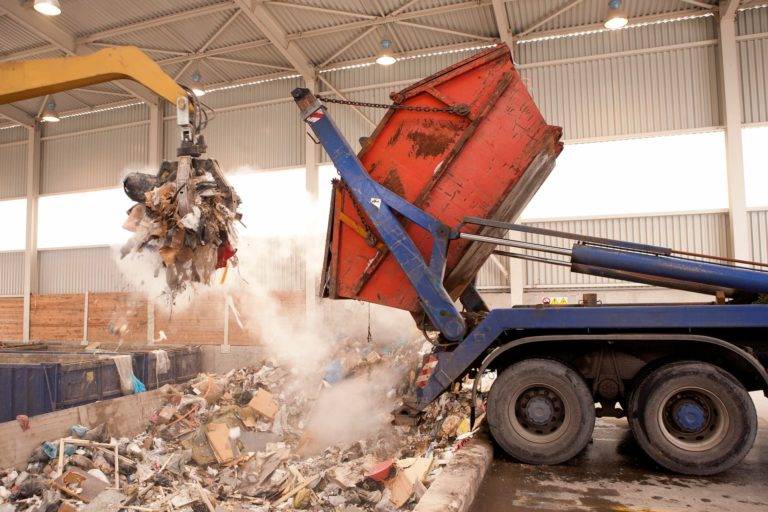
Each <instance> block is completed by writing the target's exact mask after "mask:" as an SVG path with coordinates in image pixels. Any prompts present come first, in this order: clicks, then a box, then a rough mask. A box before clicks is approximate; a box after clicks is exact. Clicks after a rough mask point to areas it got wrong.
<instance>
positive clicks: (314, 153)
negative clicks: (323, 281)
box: [302, 77, 320, 311]
mask: <svg viewBox="0 0 768 512" xmlns="http://www.w3.org/2000/svg"><path fill="white" fill-rule="evenodd" d="M304 83H305V84H306V87H307V89H309V90H311V91H312V92H317V87H318V85H319V82H318V80H316V79H315V78H314V77H312V78H310V77H304ZM302 124H304V123H302ZM304 129H305V130H307V132H306V134H305V136H304V140H305V145H304V167H305V175H304V187H305V189H306V191H307V195H308V196H309V197H308V199H309V201H310V203H311V204H315V203H316V202H317V197H318V190H319V177H318V165H317V164H318V161H319V160H320V154H319V153H320V151H319V146H318V145H317V144H315V141H314V140H312V137H310V136H309V130H308V129H307V128H306V126H305V127H304ZM309 217H311V216H309ZM314 221H315V219H312V218H307V221H306V229H307V236H306V237H304V242H305V243H304V290H305V295H304V300H305V306H306V309H307V311H309V310H310V309H311V308H314V305H315V303H316V301H317V289H316V288H317V283H316V281H315V278H316V277H317V276H316V275H315V273H314V272H312V271H311V269H310V267H311V266H312V265H313V264H314V262H313V261H311V258H312V257H313V251H312V245H311V244H312V243H313V242H314V241H315V240H313V238H312V233H311V230H312V229H313V227H314V224H315V222H314Z"/></svg>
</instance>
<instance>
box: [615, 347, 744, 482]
mask: <svg viewBox="0 0 768 512" xmlns="http://www.w3.org/2000/svg"><path fill="white" fill-rule="evenodd" d="M627 418H628V420H629V426H630V428H631V429H632V433H633V434H634V436H635V439H636V440H637V442H638V444H639V445H640V447H641V448H642V449H643V450H644V451H645V453H647V454H648V456H649V457H650V458H652V459H653V460H654V461H656V462H657V463H658V464H659V465H661V466H663V467H665V468H667V469H670V470H672V471H675V472H678V473H683V474H686V475H714V474H716V473H720V472H722V471H725V470H726V469H728V468H730V467H732V466H734V465H735V464H737V463H738V462H740V461H741V460H742V459H743V458H744V457H745V456H746V455H747V453H748V452H749V450H750V449H751V448H752V445H753V443H754V442H755V436H756V434H757V414H756V413H755V405H754V403H753V402H752V399H751V398H750V397H749V393H747V390H746V389H745V388H744V386H742V385H741V383H739V381H737V380H736V378H734V377H733V375H731V374H730V373H728V372H727V371H725V370H723V369H721V368H718V367H716V366H714V365H711V364H708V363H701V362H695V361H685V362H678V363H671V364H667V365H665V366H662V367H660V368H658V369H656V370H654V371H653V372H651V373H650V374H648V375H647V376H646V377H645V378H643V379H642V380H641V381H640V382H639V384H638V385H637V387H636V388H635V389H634V390H633V392H632V395H631V396H630V399H629V411H628V414H627Z"/></svg>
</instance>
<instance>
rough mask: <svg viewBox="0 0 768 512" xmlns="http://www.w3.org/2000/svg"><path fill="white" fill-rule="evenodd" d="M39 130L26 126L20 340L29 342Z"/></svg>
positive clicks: (35, 282)
mask: <svg viewBox="0 0 768 512" xmlns="http://www.w3.org/2000/svg"><path fill="white" fill-rule="evenodd" d="M40 132H41V127H40V123H39V122H35V126H33V127H31V128H28V135H27V183H26V189H27V220H26V225H27V229H26V241H25V245H24V292H23V293H24V309H23V318H22V341H23V342H24V343H29V325H30V314H31V310H32V295H34V294H36V293H37V290H38V274H37V198H38V196H39V195H40V144H41V142H40Z"/></svg>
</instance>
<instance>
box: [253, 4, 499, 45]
mask: <svg viewBox="0 0 768 512" xmlns="http://www.w3.org/2000/svg"><path fill="white" fill-rule="evenodd" d="M241 1H242V0H241ZM486 5H491V0H468V1H465V2H460V3H457V4H451V5H442V6H440V7H431V8H429V9H421V10H418V11H410V12H398V11H395V12H396V13H397V14H395V13H392V14H387V15H386V16H377V17H376V19H373V20H360V21H352V22H350V23H343V24H341V25H335V26H332V27H323V28H318V29H313V30H306V31H304V32H294V33H292V34H288V35H287V39H288V40H289V41H294V40H296V39H306V38H309V37H317V36H324V35H327V34H335V33H336V32H347V31H349V30H355V29H359V28H368V27H371V26H375V25H384V24H387V23H393V22H396V21H406V20H412V19H414V18H423V17H424V16H437V15H440V14H446V13H449V12H458V11H463V10H466V9H477V8H479V7H483V6H486Z"/></svg>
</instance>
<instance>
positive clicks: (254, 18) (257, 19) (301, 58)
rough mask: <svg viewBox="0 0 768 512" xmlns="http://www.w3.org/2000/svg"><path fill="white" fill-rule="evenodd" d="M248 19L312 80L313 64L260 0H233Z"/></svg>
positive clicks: (300, 71) (293, 64) (299, 70)
mask: <svg viewBox="0 0 768 512" xmlns="http://www.w3.org/2000/svg"><path fill="white" fill-rule="evenodd" d="M235 2H236V4H237V6H238V7H240V9H241V10H242V11H243V14H245V15H246V16H247V17H248V19H249V20H251V22H252V23H253V24H254V25H255V26H256V28H258V29H259V31H260V32H261V33H262V34H264V35H265V36H266V37H267V39H269V40H270V41H271V42H272V45H273V46H274V47H275V49H276V50H277V51H278V52H280V54H281V55H282V56H283V57H285V59H286V60H287V61H288V62H290V63H291V66H293V67H294V69H296V71H298V72H299V73H300V74H301V75H302V76H303V77H305V78H306V79H307V80H314V76H315V66H314V64H312V62H311V61H310V60H309V57H307V55H306V54H305V53H304V52H303V51H302V50H301V48H299V46H298V45H297V44H296V43H295V42H293V41H290V40H289V39H288V36H287V34H286V32H285V30H284V29H283V27H281V26H280V24H279V23H278V22H277V20H276V19H275V17H274V16H272V13H270V12H269V11H268V10H267V8H266V7H265V6H264V3H263V1H261V0H250V1H249V0H235Z"/></svg>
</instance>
